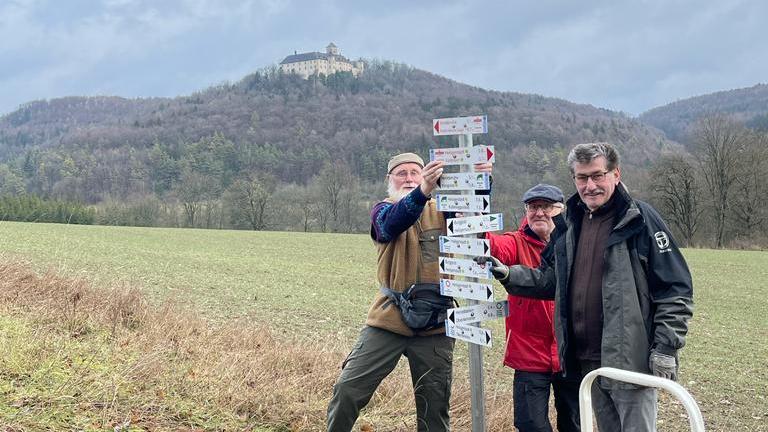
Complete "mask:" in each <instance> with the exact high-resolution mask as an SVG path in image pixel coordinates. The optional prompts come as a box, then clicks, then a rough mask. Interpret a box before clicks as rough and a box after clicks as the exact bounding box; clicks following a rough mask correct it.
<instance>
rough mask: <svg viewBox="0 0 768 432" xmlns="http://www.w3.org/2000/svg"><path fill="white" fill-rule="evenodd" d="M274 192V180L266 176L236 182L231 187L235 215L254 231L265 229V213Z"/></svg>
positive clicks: (250, 177)
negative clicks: (241, 218)
mask: <svg viewBox="0 0 768 432" xmlns="http://www.w3.org/2000/svg"><path fill="white" fill-rule="evenodd" d="M274 191H275V178H274V177H273V176H271V175H268V174H259V175H252V176H249V177H247V178H243V179H239V180H237V181H236V182H235V183H234V184H233V185H232V187H231V193H232V195H233V203H234V205H235V207H236V209H235V210H236V211H237V214H239V215H240V216H242V217H244V218H245V219H246V220H247V221H248V224H249V226H250V227H251V228H252V229H253V230H254V231H259V230H263V229H266V228H267V227H268V226H269V224H268V221H267V216H268V215H267V211H268V207H269V203H270V201H271V199H272V194H273V193H274Z"/></svg>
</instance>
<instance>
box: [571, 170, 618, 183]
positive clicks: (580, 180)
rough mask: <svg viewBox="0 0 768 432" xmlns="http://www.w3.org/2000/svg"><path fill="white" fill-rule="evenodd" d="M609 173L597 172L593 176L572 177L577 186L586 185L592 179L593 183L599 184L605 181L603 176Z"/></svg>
mask: <svg viewBox="0 0 768 432" xmlns="http://www.w3.org/2000/svg"><path fill="white" fill-rule="evenodd" d="M609 172H610V171H603V172H598V173H594V174H576V175H575V176H573V180H574V181H575V182H576V184H579V185H585V184H587V181H589V179H592V182H593V183H600V182H601V181H603V180H605V175H606V174H608V173H609Z"/></svg>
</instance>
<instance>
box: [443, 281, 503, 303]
mask: <svg viewBox="0 0 768 432" xmlns="http://www.w3.org/2000/svg"><path fill="white" fill-rule="evenodd" d="M440 294H442V295H444V296H448V297H458V298H463V299H469V300H481V301H493V285H491V284H485V283H480V282H469V281H459V280H453V279H440Z"/></svg>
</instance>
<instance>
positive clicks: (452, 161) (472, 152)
mask: <svg viewBox="0 0 768 432" xmlns="http://www.w3.org/2000/svg"><path fill="white" fill-rule="evenodd" d="M429 160H430V161H434V160H438V161H443V162H445V164H446V165H469V164H474V163H478V162H491V163H493V162H495V161H496V151H495V149H494V147H493V146H483V145H479V146H473V147H455V148H442V149H430V150H429Z"/></svg>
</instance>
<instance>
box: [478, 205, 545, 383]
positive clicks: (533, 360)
mask: <svg viewBox="0 0 768 432" xmlns="http://www.w3.org/2000/svg"><path fill="white" fill-rule="evenodd" d="M526 230H527V232H526ZM532 234H533V232H532V231H531V230H530V228H528V221H527V220H526V219H525V218H523V220H522V221H521V223H520V228H519V229H518V230H517V231H514V232H506V233H504V234H501V235H498V234H491V233H487V234H486V237H487V238H488V239H489V240H490V242H491V255H493V256H494V257H496V258H498V259H499V260H500V261H501V262H503V263H504V264H506V265H515V264H522V265H525V266H528V267H538V266H539V262H540V261H541V256H540V254H541V251H542V250H544V247H545V246H546V244H545V243H544V242H543V241H541V240H539V239H537V238H536V236H535V235H532ZM507 298H508V300H509V316H508V317H507V318H505V324H506V329H507V330H506V334H507V348H506V351H505V352H504V365H505V366H508V367H511V368H513V369H516V370H521V371H526V372H557V371H559V370H560V361H559V359H558V355H557V341H556V340H555V329H554V323H553V320H554V314H555V302H554V301H552V300H537V299H530V298H525V297H518V296H513V295H508V296H507Z"/></svg>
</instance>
